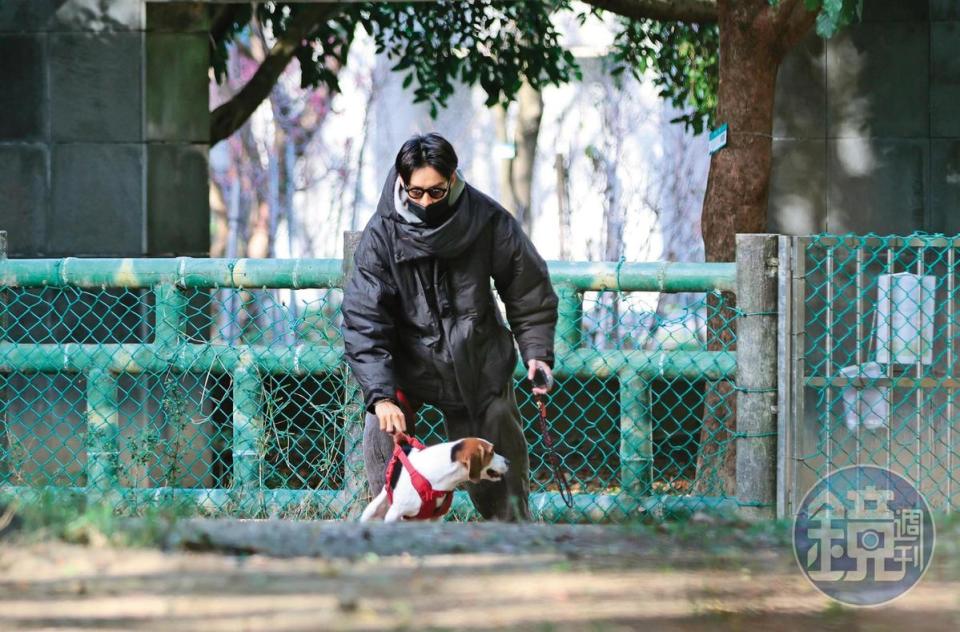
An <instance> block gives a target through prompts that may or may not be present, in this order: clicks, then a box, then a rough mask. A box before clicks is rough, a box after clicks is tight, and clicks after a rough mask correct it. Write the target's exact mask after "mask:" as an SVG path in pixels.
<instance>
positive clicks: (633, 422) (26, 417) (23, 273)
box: [0, 258, 737, 521]
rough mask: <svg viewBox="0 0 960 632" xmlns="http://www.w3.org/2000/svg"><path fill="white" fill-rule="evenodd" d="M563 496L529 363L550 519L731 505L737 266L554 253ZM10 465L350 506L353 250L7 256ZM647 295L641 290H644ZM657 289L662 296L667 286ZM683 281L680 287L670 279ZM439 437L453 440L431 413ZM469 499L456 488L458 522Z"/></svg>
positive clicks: (198, 500) (529, 405)
mask: <svg viewBox="0 0 960 632" xmlns="http://www.w3.org/2000/svg"><path fill="white" fill-rule="evenodd" d="M551 275H552V278H553V282H554V285H555V287H556V290H557V293H558V295H559V297H560V309H559V312H560V322H559V325H558V332H557V366H556V368H555V372H556V377H557V386H556V388H555V389H554V391H553V393H552V394H551V398H550V402H549V412H550V421H551V424H552V429H553V432H554V433H555V436H556V438H557V443H558V444H559V446H558V451H559V454H560V458H561V459H562V463H563V467H564V470H565V471H566V472H567V474H568V476H569V477H570V481H571V484H572V487H573V491H574V496H575V503H574V508H573V509H568V508H567V507H566V506H565V505H564V504H563V502H562V501H561V498H560V495H559V493H558V492H557V486H556V484H555V481H554V480H553V479H552V476H551V470H550V466H549V462H548V461H547V460H546V458H545V454H544V445H543V439H542V437H541V435H540V432H539V429H538V427H537V423H536V416H537V412H536V408H535V405H534V403H533V401H532V399H531V397H530V395H529V387H528V384H527V383H526V381H525V380H524V379H523V372H522V368H521V367H519V366H518V367H517V373H516V377H517V383H516V386H517V395H518V402H519V403H520V407H521V412H522V414H523V418H524V419H525V420H526V424H527V425H526V428H525V432H526V436H527V439H528V441H529V444H530V450H531V469H532V473H531V476H532V479H533V480H532V494H533V495H532V498H531V508H532V510H533V512H534V514H535V517H536V518H538V519H543V520H551V521H559V520H579V521H584V520H587V521H601V520H622V519H625V518H629V517H632V516H638V515H642V514H650V513H653V514H655V515H659V516H662V515H670V514H672V513H675V512H681V511H683V512H688V511H689V510H695V509H697V508H700V507H706V506H710V507H713V506H718V505H730V504H731V503H733V504H736V502H735V501H734V499H733V498H732V495H733V493H734V489H735V488H734V487H733V486H732V482H731V480H730V478H729V472H728V471H727V470H726V469H725V467H726V466H725V464H729V462H730V456H731V454H732V453H731V451H730V446H731V445H732V444H733V442H734V440H735V436H734V433H732V432H729V431H728V428H731V427H732V418H733V416H734V409H735V399H736V394H737V387H736V386H735V384H734V374H735V371H736V353H735V351H734V350H733V344H734V342H735V340H736V336H735V331H734V325H735V320H736V319H735V315H736V314H737V312H736V310H734V309H733V308H732V307H731V303H730V299H731V297H732V294H731V292H732V291H733V289H734V286H735V282H736V266H735V264H655V263H654V264H633V263H625V262H620V263H619V264H618V263H611V264H589V263H556V264H551ZM0 279H2V284H0V406H2V408H0V429H2V437H0V481H2V486H3V491H4V492H6V493H7V494H8V495H9V494H12V495H18V496H24V495H27V494H29V493H31V490H33V491H35V490H38V489H44V490H58V491H59V493H68V494H70V493H72V494H78V495H86V496H87V497H88V498H89V497H95V498H104V499H106V500H108V501H109V502H113V503H115V504H116V505H117V507H118V510H121V511H127V512H136V511H137V510H138V509H139V508H142V507H144V506H147V505H157V504H161V505H162V504H169V503H184V504H187V505H189V506H192V507H194V508H198V509H199V510H200V511H202V512H204V513H208V514H212V515H241V516H284V517H301V518H337V519H343V518H351V517H355V516H356V515H357V513H358V511H359V510H360V509H362V507H363V505H364V503H365V502H366V500H367V499H368V496H367V490H366V484H365V478H364V476H363V472H362V459H361V457H360V450H359V440H360V436H361V431H360V426H361V424H360V419H361V410H360V408H361V399H360V397H359V391H358V389H357V386H356V384H355V383H354V382H353V380H351V379H350V378H349V375H348V371H347V368H346V364H345V363H344V362H343V360H342V342H341V338H340V332H339V326H340V315H339V305H340V302H341V295H342V294H341V290H340V289H339V288H340V287H341V286H342V272H341V261H340V260H258V261H254V260H200V259H186V258H181V259H133V260H131V259H126V260H118V259H75V258H69V259H56V260H53V259H50V260H10V261H4V260H2V259H0ZM641 290H643V291H641ZM660 290H662V291H664V292H665V293H663V294H660V293H659V292H658V291H660ZM671 292H672V293H682V294H668V293H671ZM421 415H422V417H421V421H420V423H419V424H418V428H426V429H427V432H426V433H425V434H423V435H422V436H421V437H420V438H421V439H422V440H424V442H426V443H428V444H429V443H433V442H439V441H442V440H444V438H443V437H442V436H441V435H442V419H441V417H440V413H439V412H438V411H437V410H436V409H431V408H429V407H428V408H426V409H424V410H423V411H422V412H421ZM471 515H472V509H471V507H470V504H469V501H468V500H467V499H466V497H465V495H463V494H458V495H457V499H456V501H455V504H454V511H453V512H452V516H454V517H455V518H469V517H470V516H471Z"/></svg>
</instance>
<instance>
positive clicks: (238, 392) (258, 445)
mask: <svg viewBox="0 0 960 632" xmlns="http://www.w3.org/2000/svg"><path fill="white" fill-rule="evenodd" d="M260 390H261V384H260V375H259V374H258V372H257V368H256V366H254V364H253V361H252V359H251V358H250V357H249V356H246V357H244V358H243V359H242V360H241V363H240V366H238V367H237V369H236V370H235V371H234V372H233V450H232V451H233V491H234V494H235V499H236V502H237V504H238V507H237V508H238V510H239V511H240V512H241V513H242V514H243V515H246V516H252V515H253V514H255V513H256V512H257V510H258V509H259V508H260V507H262V506H263V502H262V500H263V499H262V492H263V489H262V488H263V477H262V471H263V450H264V445H265V435H264V419H263V414H262V408H261V405H260Z"/></svg>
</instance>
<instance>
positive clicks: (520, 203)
mask: <svg viewBox="0 0 960 632" xmlns="http://www.w3.org/2000/svg"><path fill="white" fill-rule="evenodd" d="M542 116H543V95H542V94H541V92H540V91H539V90H537V89H536V88H534V87H533V86H531V85H530V84H529V83H527V82H524V83H523V85H522V86H521V87H520V90H519V92H517V121H516V128H515V130H514V134H513V146H514V148H515V153H514V156H513V158H504V159H503V161H502V162H501V164H500V191H501V194H500V197H501V203H503V205H504V206H506V208H507V210H509V211H510V212H511V213H513V214H514V217H516V218H517V221H519V222H520V224H521V225H522V226H523V230H524V232H526V233H527V234H528V235H532V234H533V208H532V205H533V169H534V165H535V162H536V158H537V140H538V138H539V136H540V119H541V118H542ZM507 119H508V117H507V109H506V108H504V107H503V106H500V105H498V106H496V108H495V111H494V125H495V127H496V133H497V139H498V141H499V142H501V143H507V142H509V141H510V136H509V134H508V127H507Z"/></svg>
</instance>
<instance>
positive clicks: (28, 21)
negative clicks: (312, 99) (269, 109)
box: [0, 0, 209, 256]
mask: <svg viewBox="0 0 960 632" xmlns="http://www.w3.org/2000/svg"><path fill="white" fill-rule="evenodd" d="M206 16H207V8H206V6H204V5H203V4H199V3H198V4H191V3H176V2H164V3H156V4H147V3H146V2H144V0H3V2H0V59H2V60H3V63H2V64H0V87H2V90H0V112H2V113H3V116H0V199H2V200H3V203H2V205H0V229H4V230H7V231H8V233H9V252H10V255H11V256H66V255H78V256H79V255H100V256H150V255H169V254H177V255H194V256H204V255H206V254H207V253H208V252H209V203H208V185H207V182H208V174H207V149H208V148H207V139H208V125H209V123H208V121H209V115H208V78H207V66H208V55H209V52H208V46H207V36H206V30H207V23H206V20H207V17H206Z"/></svg>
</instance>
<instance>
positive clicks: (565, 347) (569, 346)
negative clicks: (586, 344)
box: [554, 283, 583, 357]
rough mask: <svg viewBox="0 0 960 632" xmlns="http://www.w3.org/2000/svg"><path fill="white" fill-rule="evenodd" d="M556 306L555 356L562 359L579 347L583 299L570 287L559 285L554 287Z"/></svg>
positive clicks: (581, 332)
mask: <svg viewBox="0 0 960 632" xmlns="http://www.w3.org/2000/svg"><path fill="white" fill-rule="evenodd" d="M554 290H555V291H556V293H557V298H558V299H559V303H558V305H557V343H556V355H557V357H563V356H565V355H567V354H568V353H570V352H571V351H573V350H574V349H578V348H579V347H580V343H581V342H582V340H583V297H582V296H581V294H580V292H579V291H577V289H576V288H575V287H573V286H572V285H569V284H566V283H561V284H557V285H555V286H554Z"/></svg>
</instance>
